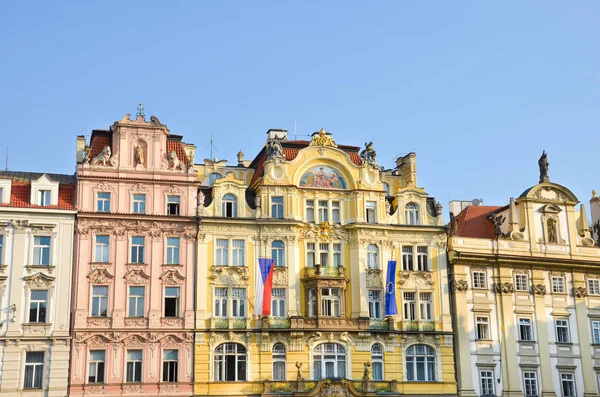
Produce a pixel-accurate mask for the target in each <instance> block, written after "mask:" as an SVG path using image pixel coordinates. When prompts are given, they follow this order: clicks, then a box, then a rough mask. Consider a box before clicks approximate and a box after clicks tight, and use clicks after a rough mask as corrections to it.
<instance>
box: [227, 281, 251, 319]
mask: <svg viewBox="0 0 600 397" xmlns="http://www.w3.org/2000/svg"><path fill="white" fill-rule="evenodd" d="M247 316H248V291H247V290H246V288H244V287H242V288H238V287H232V288H231V317H232V318H247Z"/></svg>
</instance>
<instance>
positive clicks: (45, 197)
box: [37, 189, 52, 207]
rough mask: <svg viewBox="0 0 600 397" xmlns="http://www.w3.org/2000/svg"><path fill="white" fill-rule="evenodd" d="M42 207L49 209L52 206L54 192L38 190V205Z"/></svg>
mask: <svg viewBox="0 0 600 397" xmlns="http://www.w3.org/2000/svg"><path fill="white" fill-rule="evenodd" d="M37 204H38V205H39V206H40V207H48V206H50V205H52V190H49V189H40V190H38V203H37Z"/></svg>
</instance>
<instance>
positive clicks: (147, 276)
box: [70, 117, 197, 396]
mask: <svg viewBox="0 0 600 397" xmlns="http://www.w3.org/2000/svg"><path fill="white" fill-rule="evenodd" d="M110 134H112V135H111V138H112V142H113V148H112V153H118V155H115V156H117V157H116V158H115V161H114V162H110V161H109V162H107V165H103V164H102V163H99V162H94V160H91V161H87V162H86V161H85V160H84V161H83V162H82V163H80V164H78V168H77V170H78V207H79V211H80V212H79V216H78V224H77V235H76V246H77V250H76V261H75V266H76V270H75V272H76V274H75V294H76V296H75V299H74V302H73V319H74V323H73V354H72V368H71V387H70V393H71V395H113V396H117V395H118V396H121V395H133V394H138V395H139V394H144V395H148V396H152V395H159V394H160V395H174V396H175V395H177V396H179V395H182V396H185V395H191V394H192V365H193V362H192V359H193V357H192V349H193V328H194V289H193V280H194V266H193V264H194V263H195V257H196V243H195V241H196V234H197V223H196V219H195V214H196V190H197V188H196V185H197V184H196V174H195V171H194V170H193V168H191V167H190V168H189V169H188V168H187V167H186V166H185V163H184V159H181V160H180V163H175V162H172V161H169V160H168V159H169V158H170V157H169V156H170V153H169V150H168V149H169V145H171V144H170V143H168V142H169V138H168V136H169V131H168V129H167V128H166V127H165V126H164V125H162V124H160V122H158V120H156V119H155V118H153V119H152V120H151V121H150V122H146V121H145V120H144V119H143V117H138V118H137V119H136V120H129V118H128V117H125V118H124V119H122V120H121V121H119V122H117V123H115V124H114V125H113V126H112V127H111V130H110ZM94 139H97V137H95V136H94V135H93V136H92V142H91V144H90V146H92V147H93V146H94ZM117 143H118V144H117ZM173 145H175V147H176V145H177V143H174V144H173ZM136 147H141V148H142V149H143V151H144V158H143V160H142V162H139V161H138V160H137V159H140V158H139V157H138V158H137V159H136V157H135V155H134V152H135V150H134V149H135V148H136ZM192 156H193V155H192ZM91 157H92V158H93V153H92V155H91ZM177 164H180V165H179V166H178V165H177ZM99 193H109V194H110V211H108V212H102V211H98V205H97V200H98V194H99ZM138 194H142V195H145V198H146V201H145V211H143V213H138V212H137V211H136V210H135V209H134V205H135V204H134V195H138ZM169 196H173V197H175V196H176V197H178V198H179V209H178V214H173V213H170V214H169V213H168V199H169ZM98 236H108V240H109V243H108V257H107V258H100V259H102V260H99V257H98V256H97V251H98V240H97V237H98ZM139 237H143V239H144V240H143V249H144V253H143V256H144V257H143V260H135V258H134V253H133V252H132V250H134V247H133V243H134V240H133V239H134V238H139ZM169 238H178V239H179V243H178V250H179V255H178V260H176V259H175V260H171V261H170V260H169V259H168V257H169V252H171V253H172V251H168V241H169V240H168V239H169ZM136 250H137V249H136ZM136 252H138V251H136ZM137 255H139V254H137ZM102 286H106V287H108V305H107V313H106V315H105V316H103V315H95V313H94V312H93V310H94V305H95V304H96V303H95V301H94V297H93V294H94V292H93V291H94V287H102ZM138 287H143V288H144V292H143V296H144V298H143V300H144V302H143V305H141V304H140V307H141V306H143V309H142V313H136V312H135V311H133V306H135V305H134V303H133V301H132V299H133V298H132V296H133V295H132V290H131V288H138ZM171 288H178V294H179V296H178V302H177V304H176V306H177V309H176V310H177V313H168V312H167V311H168V310H169V309H167V303H166V298H167V296H166V295H167V292H168V291H171V293H172V292H173V291H175V290H169V289H171ZM96 302H97V300H96ZM167 350H176V351H177V353H176V355H177V358H176V361H177V369H176V370H174V372H175V373H176V378H173V379H168V378H165V376H166V375H165V373H164V372H165V371H166V368H165V354H166V353H165V352H166V351H167ZM94 351H104V352H105V353H104V359H105V361H104V368H105V369H104V377H103V378H104V379H103V380H102V381H99V382H94V381H93V380H94V379H90V372H92V373H93V372H94V371H93V366H94V365H95V364H93V362H92V358H93V357H92V353H91V352H94ZM130 351H141V352H142V355H141V356H142V358H141V362H142V363H141V378H139V379H136V378H135V377H132V378H129V379H128V378H127V373H128V352H130ZM131 366H132V368H133V367H134V365H133V364H132V365H131ZM136 370H137V369H136Z"/></svg>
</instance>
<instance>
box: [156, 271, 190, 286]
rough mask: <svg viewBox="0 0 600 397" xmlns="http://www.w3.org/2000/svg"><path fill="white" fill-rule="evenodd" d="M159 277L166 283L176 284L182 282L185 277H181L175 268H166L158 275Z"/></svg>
mask: <svg viewBox="0 0 600 397" xmlns="http://www.w3.org/2000/svg"><path fill="white" fill-rule="evenodd" d="M160 279H161V280H162V281H163V283H164V284H166V285H178V284H181V283H183V280H185V277H183V276H182V275H181V274H180V273H179V272H178V271H177V270H167V271H165V272H164V273H163V274H162V275H161V276H160Z"/></svg>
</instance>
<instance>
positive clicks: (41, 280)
mask: <svg viewBox="0 0 600 397" xmlns="http://www.w3.org/2000/svg"><path fill="white" fill-rule="evenodd" d="M23 280H25V283H26V284H27V285H28V286H29V287H30V288H31V287H33V288H49V287H51V286H52V285H53V284H54V280H55V278H54V277H52V276H48V275H46V274H44V273H35V274H32V275H31V276H27V277H23Z"/></svg>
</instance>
